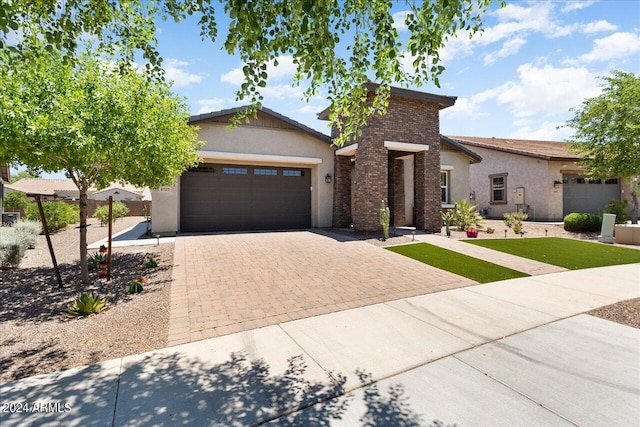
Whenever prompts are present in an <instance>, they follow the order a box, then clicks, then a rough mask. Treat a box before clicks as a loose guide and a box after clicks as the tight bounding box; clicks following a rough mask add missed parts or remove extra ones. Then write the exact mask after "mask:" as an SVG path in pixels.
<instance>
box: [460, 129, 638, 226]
mask: <svg viewBox="0 0 640 427" xmlns="http://www.w3.org/2000/svg"><path fill="white" fill-rule="evenodd" d="M449 138H450V139H452V140H454V141H457V142H459V143H460V144H462V145H464V146H466V147H468V148H470V149H472V150H473V151H474V152H476V153H478V154H479V155H480V156H482V159H483V160H482V163H479V164H475V165H472V166H471V167H470V185H471V189H472V194H473V196H474V197H473V198H472V201H473V203H474V204H476V205H477V206H478V209H479V210H480V212H482V213H484V214H485V215H486V216H488V217H490V218H502V216H503V215H504V214H505V213H509V212H526V213H528V214H529V218H530V219H532V220H544V221H561V220H562V219H563V218H564V216H565V215H567V214H569V213H572V212H581V213H593V214H599V213H600V211H601V210H602V209H604V208H605V206H606V204H607V202H609V201H610V200H618V201H619V200H621V194H622V191H624V188H625V184H624V183H623V181H622V179H620V178H618V177H605V178H601V179H588V178H586V177H585V176H584V175H583V171H582V168H581V167H580V166H579V165H578V160H579V157H578V156H577V155H575V154H573V153H570V152H569V151H568V150H567V147H566V144H564V143H562V142H555V141H530V140H517V139H499V138H477V137H463V136H451V137H449Z"/></svg>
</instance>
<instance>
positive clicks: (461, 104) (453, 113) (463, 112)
mask: <svg viewBox="0 0 640 427" xmlns="http://www.w3.org/2000/svg"><path fill="white" fill-rule="evenodd" d="M478 104H479V103H478V102H477V101H474V100H473V99H469V98H458V99H456V103H455V104H454V105H453V106H452V107H449V108H447V109H445V110H442V111H441V112H440V116H441V117H442V118H461V119H462V118H464V119H471V118H475V117H480V116H486V115H488V113H482V112H480V105H478Z"/></svg>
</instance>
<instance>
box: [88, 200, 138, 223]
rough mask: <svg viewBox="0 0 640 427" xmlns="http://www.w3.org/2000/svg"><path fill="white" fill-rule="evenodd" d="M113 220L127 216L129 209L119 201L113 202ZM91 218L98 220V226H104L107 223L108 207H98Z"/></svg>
mask: <svg viewBox="0 0 640 427" xmlns="http://www.w3.org/2000/svg"><path fill="white" fill-rule="evenodd" d="M111 213H112V215H113V220H114V221H115V220H116V219H118V218H122V217H125V216H127V214H128V213H129V208H128V207H127V205H125V204H124V203H123V202H121V201H119V200H118V201H115V202H113V206H112V211H111ZM93 216H95V217H96V218H98V219H99V220H100V224H102V225H104V224H107V223H108V222H109V205H108V204H107V205H102V206H98V208H97V209H96V211H95V212H94V214H93Z"/></svg>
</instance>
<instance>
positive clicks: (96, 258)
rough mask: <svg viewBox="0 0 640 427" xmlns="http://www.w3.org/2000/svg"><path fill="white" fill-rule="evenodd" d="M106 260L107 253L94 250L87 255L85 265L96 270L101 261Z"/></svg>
mask: <svg viewBox="0 0 640 427" xmlns="http://www.w3.org/2000/svg"><path fill="white" fill-rule="evenodd" d="M106 260H107V254H101V253H100V252H94V253H92V254H89V256H87V266H88V267H89V270H97V269H98V266H99V265H100V263H101V262H104V261H106Z"/></svg>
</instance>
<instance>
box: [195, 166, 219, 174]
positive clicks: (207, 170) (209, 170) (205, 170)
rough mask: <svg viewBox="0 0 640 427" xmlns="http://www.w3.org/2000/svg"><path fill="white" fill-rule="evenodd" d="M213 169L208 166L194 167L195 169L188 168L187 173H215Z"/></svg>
mask: <svg viewBox="0 0 640 427" xmlns="http://www.w3.org/2000/svg"><path fill="white" fill-rule="evenodd" d="M215 171H216V170H215V169H214V168H212V167H209V166H196V167H195V168H189V172H198V173H215Z"/></svg>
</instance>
